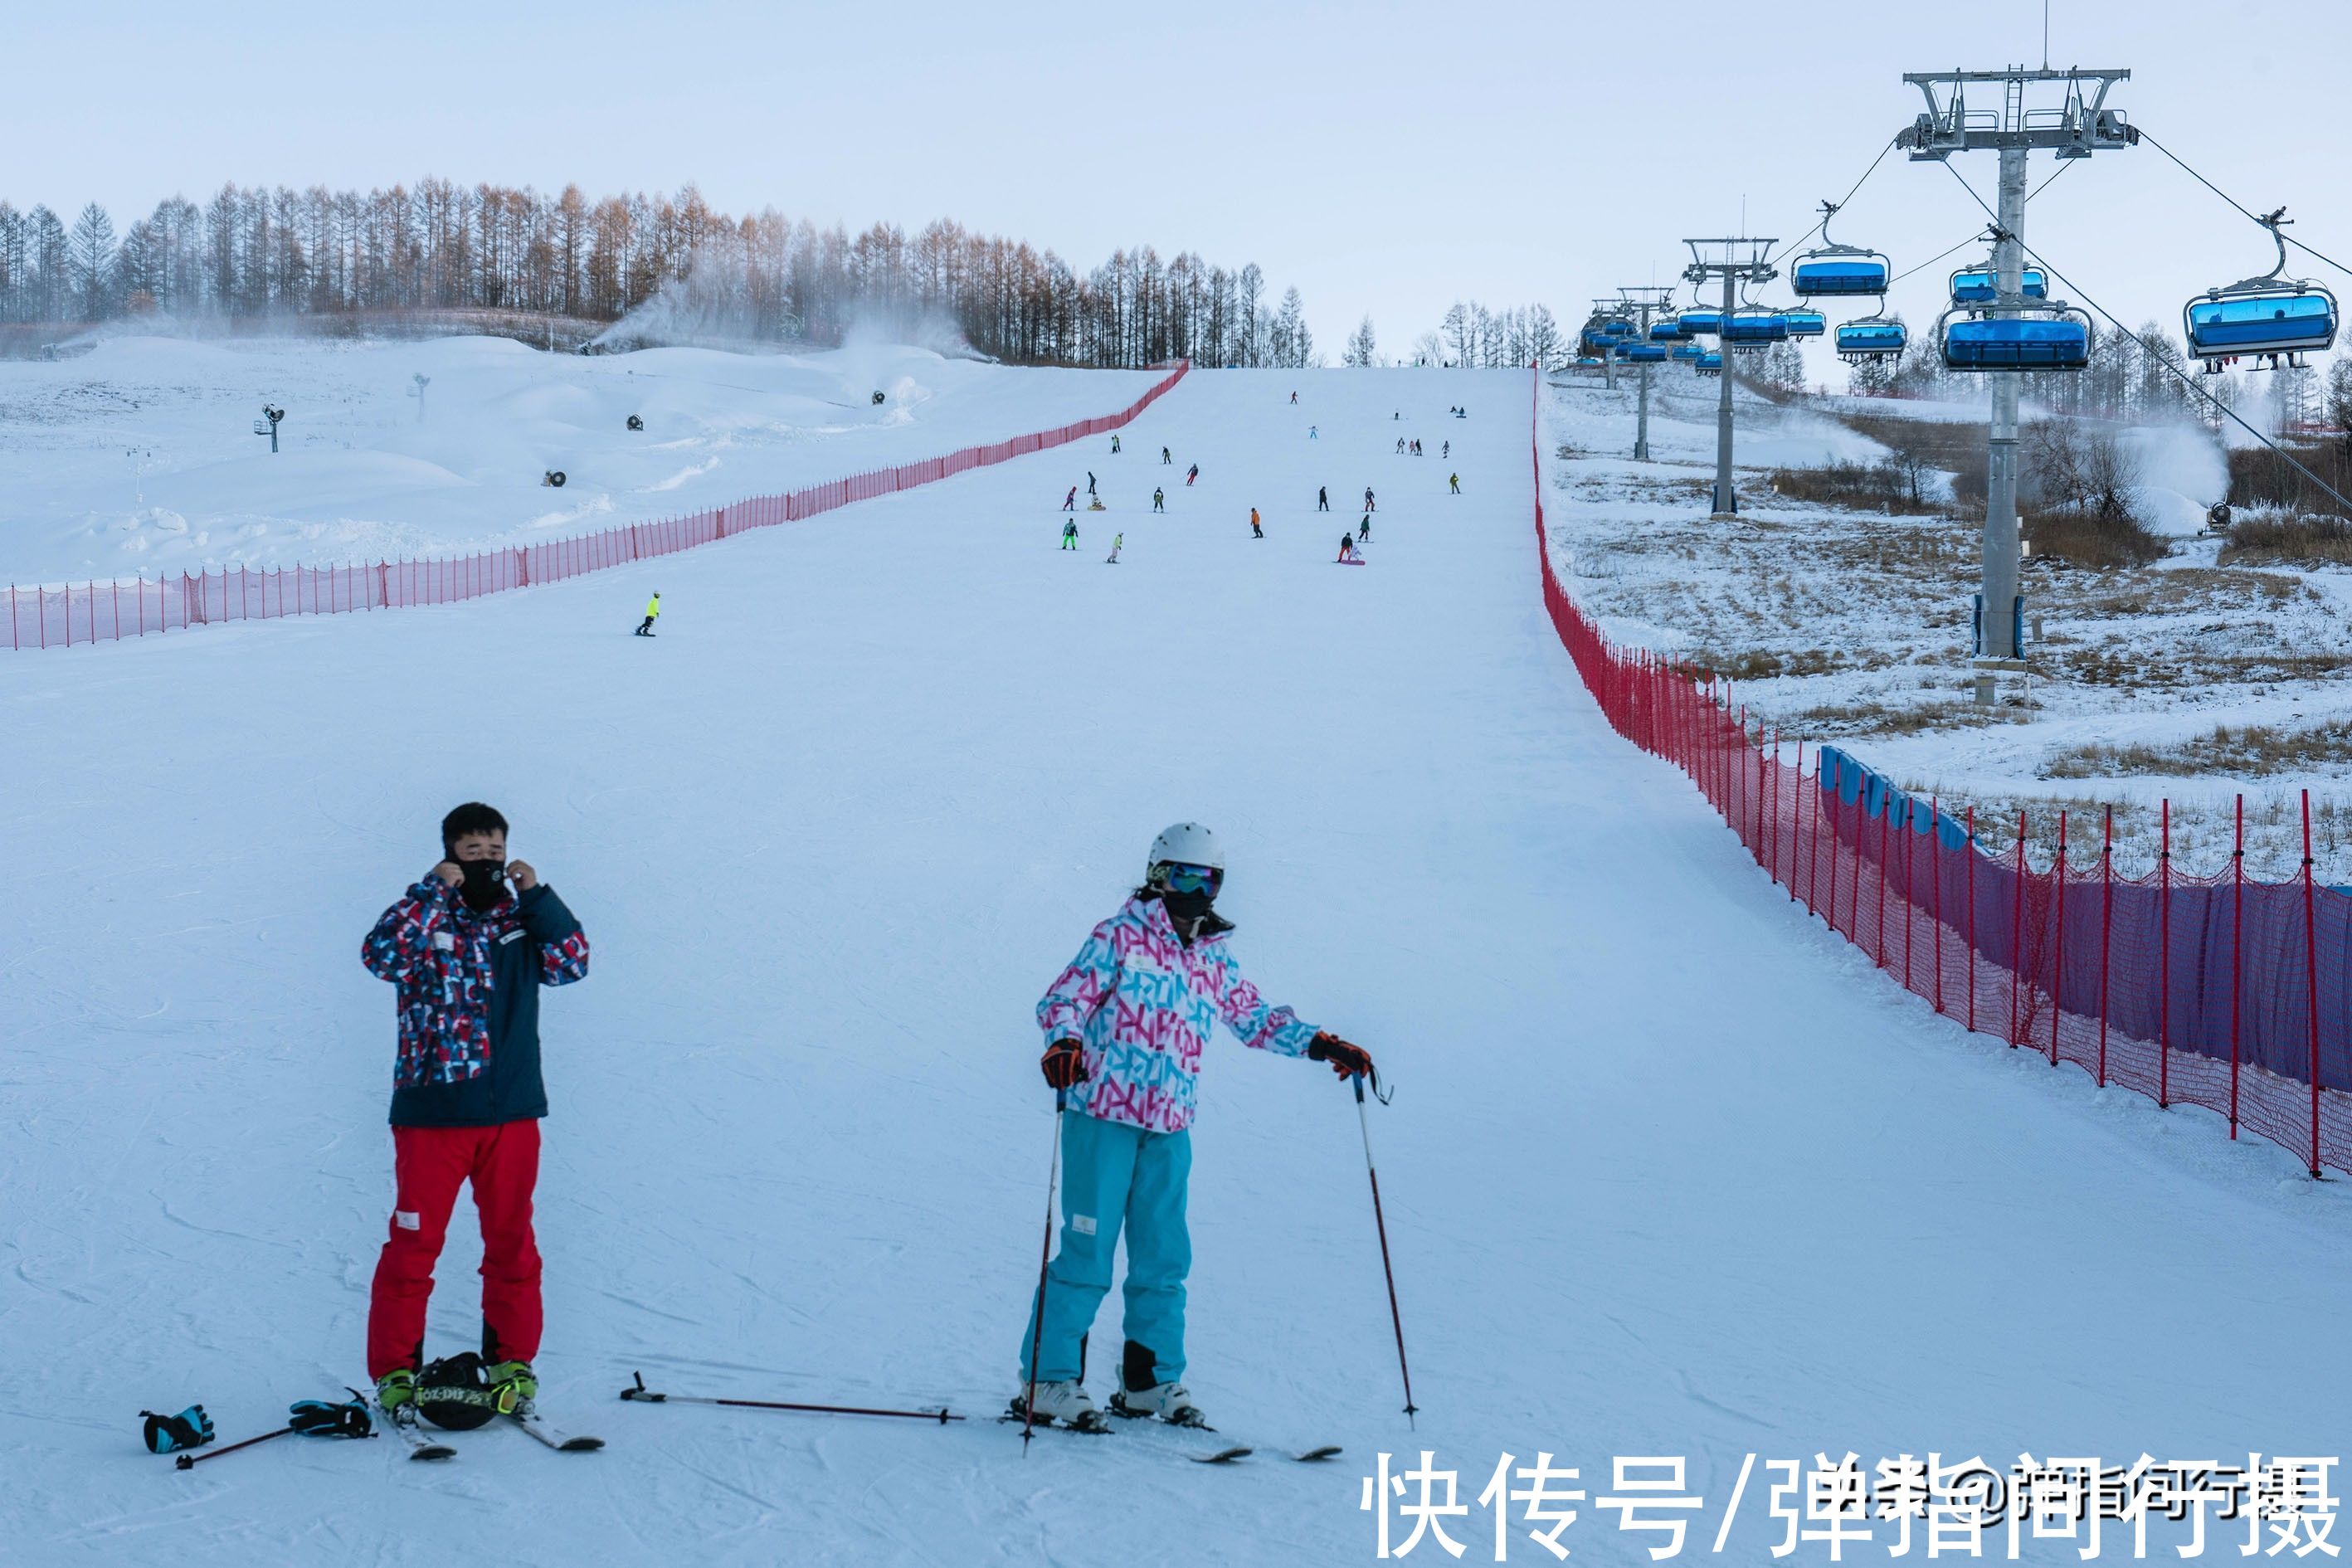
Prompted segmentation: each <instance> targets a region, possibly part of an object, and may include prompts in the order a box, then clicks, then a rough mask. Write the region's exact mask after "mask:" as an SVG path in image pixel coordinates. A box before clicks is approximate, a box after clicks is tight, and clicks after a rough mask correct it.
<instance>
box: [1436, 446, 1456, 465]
mask: <svg viewBox="0 0 2352 1568" xmlns="http://www.w3.org/2000/svg"><path fill="white" fill-rule="evenodd" d="M1437 455H1438V456H1439V457H1441V458H1446V459H1448V460H1449V461H1450V460H1452V458H1453V457H1454V443H1453V442H1451V441H1447V442H1444V443H1442V444H1441V445H1440V446H1439V447H1438V448H1437Z"/></svg>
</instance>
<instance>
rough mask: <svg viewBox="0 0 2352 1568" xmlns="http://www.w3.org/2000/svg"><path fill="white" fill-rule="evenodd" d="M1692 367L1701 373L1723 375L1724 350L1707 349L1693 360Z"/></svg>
mask: <svg viewBox="0 0 2352 1568" xmlns="http://www.w3.org/2000/svg"><path fill="white" fill-rule="evenodd" d="M1691 368H1692V369H1694V370H1696V371H1697V372H1698V373H1699V374H1701V375H1721V374H1723V351H1722V350H1721V349H1709V350H1707V351H1706V353H1703V354H1701V355H1699V356H1698V358H1697V359H1696V360H1694V361H1692V362H1691Z"/></svg>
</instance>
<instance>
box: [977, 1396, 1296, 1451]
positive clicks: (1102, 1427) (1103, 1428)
mask: <svg viewBox="0 0 2352 1568" xmlns="http://www.w3.org/2000/svg"><path fill="white" fill-rule="evenodd" d="M997 1420H999V1421H1001V1422H1003V1423H1005V1424H1007V1425H1020V1426H1026V1425H1029V1423H1028V1422H1027V1418H1026V1416H1025V1415H1024V1412H1023V1410H1022V1402H1021V1399H1020V1397H1019V1396H1018V1395H1015V1396H1014V1398H1013V1403H1012V1404H1011V1405H1008V1406H1006V1407H1005V1411H1004V1414H1003V1415H1000V1416H998V1417H997ZM1129 1423H1130V1424H1131V1425H1133V1426H1139V1427H1144V1428H1147V1429H1148V1428H1159V1429H1161V1430H1166V1431H1172V1432H1205V1433H1208V1434H1209V1435H1210V1436H1219V1434H1218V1432H1217V1429H1216V1428H1215V1427H1214V1426H1210V1425H1209V1424H1208V1423H1207V1422H1205V1421H1161V1420H1159V1419H1156V1418H1153V1417H1149V1416H1134V1417H1129ZM1034 1426H1035V1427H1037V1428H1042V1429H1045V1430H1049V1431H1059V1432H1067V1433H1070V1434H1072V1435H1073V1436H1081V1437H1108V1436H1110V1435H1111V1434H1112V1433H1114V1432H1117V1431H1118V1430H1119V1427H1118V1424H1117V1423H1115V1422H1113V1421H1112V1420H1110V1419H1109V1417H1108V1416H1105V1415H1101V1414H1100V1413H1097V1414H1096V1415H1095V1418H1094V1419H1093V1420H1092V1421H1090V1422H1088V1423H1087V1424H1085V1425H1083V1426H1079V1425H1073V1424H1072V1423H1070V1422H1067V1421H1055V1419H1053V1418H1052V1417H1051V1416H1043V1415H1041V1416H1039V1417H1038V1418H1037V1419H1036V1421H1035V1423H1034ZM1340 1451H1341V1450H1340V1447H1339V1444H1337V1443H1325V1444H1321V1445H1318V1447H1312V1448H1298V1449H1293V1450H1290V1451H1289V1452H1288V1453H1286V1455H1285V1457H1286V1458H1288V1459H1290V1460H1291V1461H1292V1462H1293V1463H1296V1464H1301V1465H1313V1464H1319V1463H1321V1462H1322V1461H1323V1460H1325V1459H1332V1458H1339V1453H1340ZM1256 1452H1257V1449H1256V1448H1255V1447H1251V1446H1249V1445H1247V1444H1230V1445H1226V1446H1224V1447H1215V1448H1210V1449H1206V1450H1204V1451H1202V1452H1201V1453H1197V1454H1195V1453H1189V1452H1188V1453H1186V1454H1185V1456H1184V1458H1187V1459H1189V1460H1191V1461H1192V1463H1193V1464H1196V1465H1230V1464H1232V1463H1234V1461H1235V1460H1237V1459H1246V1458H1249V1457H1250V1456H1251V1455H1253V1454H1255V1453H1256Z"/></svg>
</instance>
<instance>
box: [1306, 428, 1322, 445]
mask: <svg viewBox="0 0 2352 1568" xmlns="http://www.w3.org/2000/svg"><path fill="white" fill-rule="evenodd" d="M1307 439H1308V440H1310V441H1313V440H1317V439H1319V437H1318V435H1317V433H1316V429H1315V426H1312V425H1309V426H1307Z"/></svg>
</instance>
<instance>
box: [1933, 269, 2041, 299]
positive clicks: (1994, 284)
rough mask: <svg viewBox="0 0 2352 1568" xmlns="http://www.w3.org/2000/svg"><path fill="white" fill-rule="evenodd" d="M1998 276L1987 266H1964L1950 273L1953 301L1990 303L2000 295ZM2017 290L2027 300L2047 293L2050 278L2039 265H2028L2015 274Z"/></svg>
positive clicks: (2039, 297) (2038, 297)
mask: <svg viewBox="0 0 2352 1568" xmlns="http://www.w3.org/2000/svg"><path fill="white" fill-rule="evenodd" d="M2018 285H2019V289H2018V291H2019V292H2020V293H2021V294H2022V295H2024V297H2025V298H2027V299H2029V300H2046V299H2048V298H2049V297H2050V279H2047V278H2045V277H2043V276H2042V268H2039V267H2028V268H2023V269H2022V270H2021V271H2020V272H2019V274H2018ZM1999 295H2000V276H1999V274H1997V273H1995V272H1994V271H1993V269H1992V268H1990V267H1963V268H1960V269H1959V270H1958V272H1955V273H1953V274H1952V303H1953V304H1955V305H1990V304H1991V303H1992V302H1993V300H1995V299H1996V298H1998V297H1999Z"/></svg>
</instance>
